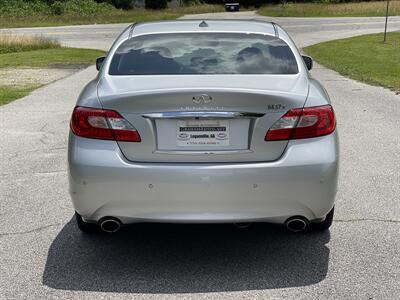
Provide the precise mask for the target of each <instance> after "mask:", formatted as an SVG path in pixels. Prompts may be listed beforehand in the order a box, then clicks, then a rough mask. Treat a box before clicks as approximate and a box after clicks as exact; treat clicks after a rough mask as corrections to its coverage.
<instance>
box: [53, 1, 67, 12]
mask: <svg viewBox="0 0 400 300" xmlns="http://www.w3.org/2000/svg"><path fill="white" fill-rule="evenodd" d="M50 7H51V11H52V13H53V14H55V15H62V14H63V13H64V6H63V4H62V3H61V2H60V1H56V2H54V3H53V4H51V6H50Z"/></svg>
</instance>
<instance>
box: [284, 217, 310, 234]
mask: <svg viewBox="0 0 400 300" xmlns="http://www.w3.org/2000/svg"><path fill="white" fill-rule="evenodd" d="M285 226H286V229H287V230H289V231H291V232H302V231H304V230H306V228H307V226H308V220H307V219H306V218H302V217H292V218H289V219H288V220H287V221H286V222H285Z"/></svg>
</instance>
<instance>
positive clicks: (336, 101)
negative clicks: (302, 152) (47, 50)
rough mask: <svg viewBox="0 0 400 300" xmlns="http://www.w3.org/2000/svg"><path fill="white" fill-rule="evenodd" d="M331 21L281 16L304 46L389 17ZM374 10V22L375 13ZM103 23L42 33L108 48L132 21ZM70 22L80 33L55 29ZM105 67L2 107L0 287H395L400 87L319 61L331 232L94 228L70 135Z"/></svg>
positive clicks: (334, 294)
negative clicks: (331, 129)
mask: <svg viewBox="0 0 400 300" xmlns="http://www.w3.org/2000/svg"><path fill="white" fill-rule="evenodd" d="M238 16H239V17H240V16H242V15H238ZM214 17H215V16H214ZM217 17H225V15H224V14H223V15H218V16H217ZM242 17H246V16H242ZM247 17H249V16H247ZM330 20H331V19H301V20H300V19H295V18H293V19H285V20H283V21H282V25H283V26H284V27H285V24H286V25H287V26H294V27H288V28H287V29H288V31H289V32H291V34H292V36H293V37H294V39H295V40H296V42H297V43H298V44H299V45H301V46H304V45H309V44H312V43H314V42H316V41H319V40H321V39H330V38H332V39H333V38H337V37H341V36H349V35H351V34H353V35H356V34H361V33H365V31H373V30H375V32H376V31H377V30H381V27H378V26H377V24H378V23H379V22H380V21H381V18H360V19H358V18H351V19H347V18H341V19H340V20H341V21H340V23H343V24H345V23H348V24H347V25H339V26H337V25H334V24H336V23H338V21H336V22H333V23H334V24H333V25H332V24H331V25H326V24H328V23H329V22H331V21H330ZM368 20H370V22H371V23H374V24H368V25H365V24H364V23H368ZM393 20H394V21H396V20H397V23H396V22H394V23H393V24H394V25H393V27H391V30H396V29H397V30H398V29H400V28H399V27H396V26H400V23H399V21H400V19H399V18H398V17H397V18H393ZM278 22H279V20H278ZM285 22H286V23H285ZM299 22H300V23H299ZM324 22H325V23H324ZM289 23H290V24H292V25H290V24H289ZM354 23H363V25H357V26H360V27H357V28H355V27H354V26H355V25H354ZM307 24H308V25H310V26H311V27H310V26H308V25H307ZM318 24H319V25H318ZM321 24H325V25H321ZM379 24H380V23H379ZM396 24H397V25H396ZM300 25H302V26H303V27H302V26H300ZM95 26H96V25H93V26H92V27H89V26H77V27H68V28H48V29H43V32H47V34H49V35H52V36H56V37H57V36H58V37H59V38H60V39H61V40H62V41H64V42H65V43H67V44H68V43H70V44H71V45H75V46H79V45H85V46H89V45H92V46H93V47H95V46H96V45H99V47H100V48H103V49H105V48H107V47H108V46H109V42H111V40H112V39H113V38H114V36H115V35H116V34H117V33H118V32H119V31H120V30H121V29H122V28H123V27H124V26H125V25H97V26H99V28H100V27H101V28H102V29H101V30H100V29H99V31H98V32H97V33H94V32H92V35H90V34H88V35H87V36H86V32H87V30H88V29H90V28H91V29H93V28H97V27H95ZM307 26H308V27H307ZM332 26H336V27H335V28H336V29H332V28H333V27H332ZM340 26H341V27H340ZM379 26H380V25H379ZM364 27H366V28H364ZM301 28H303V29H304V30H302V29H301ZM338 28H341V29H338ZM325 29H326V30H325ZM35 30H37V29H25V31H29V32H31V31H35ZM71 30H72V31H73V32H75V33H76V35H68V34H64V35H63V34H60V35H57V33H54V32H58V31H60V32H69V31H71ZM20 31H23V29H20ZM318 31H320V32H319V33H318ZM49 32H50V33H49ZM101 32H107V33H101ZM105 35H109V36H108V40H107V37H106V36H105ZM340 35H341V36H340ZM66 36H69V38H66ZM101 37H104V38H101ZM95 74H96V71H95V69H94V67H90V68H88V69H86V70H83V71H80V72H78V73H76V74H74V75H72V76H70V77H68V78H65V79H62V80H59V81H57V82H55V83H52V84H50V85H48V86H46V87H43V88H41V89H38V90H36V91H35V92H33V93H32V94H31V95H29V96H28V97H25V98H23V99H20V100H17V101H14V102H13V103H10V104H8V105H5V106H2V107H0V154H1V155H0V157H1V159H0V299H43V298H51V299H57V298H71V299H73V298H77V299H86V298H87V299H93V298H102V299H103V298H104V299H108V298H114V297H115V298H127V299H132V298H133V297H134V298H135V299H208V298H216V299H243V298H249V299H267V298H290V299H294V298H296V299H299V298H300V299H354V298H356V299H394V298H396V297H398V295H399V293H400V285H399V282H400V268H399V266H400V254H399V249H400V133H399V132H400V131H399V129H400V96H399V95H395V94H394V93H393V92H391V91H389V90H386V89H384V88H380V87H372V86H369V85H366V84H362V83H359V82H356V81H353V80H350V79H347V78H344V77H342V76H340V75H338V74H337V73H335V72H333V71H330V70H327V69H325V68H322V67H320V66H318V65H317V66H316V67H315V69H314V70H313V75H314V76H315V77H316V78H318V79H319V80H321V81H322V83H323V84H324V86H325V87H326V88H327V90H328V92H329V94H330V95H331V98H332V101H333V105H334V107H335V109H336V114H337V119H338V128H339V130H340V143H341V169H340V184H339V193H338V196H337V205H336V218H335V221H334V224H333V227H332V229H331V230H330V232H326V233H318V234H298V235H294V234H288V233H286V232H285V231H283V230H282V229H281V228H279V227H274V226H254V227H252V228H249V229H246V230H243V229H237V228H235V227H233V226H230V225H218V226H212V225H207V226H199V225H196V226H194V225H191V226H184V225H179V226H178V225H140V226H135V227H133V228H131V229H129V230H126V231H124V232H121V233H120V234H116V235H105V236H90V237H87V236H85V235H82V234H81V233H80V232H79V231H78V229H77V228H76V225H75V224H74V222H73V220H71V218H72V215H73V208H72V205H71V203H70V199H69V195H68V185H67V172H66V143H67V133H68V122H69V117H70V113H71V111H72V108H73V106H74V102H75V100H76V98H77V96H78V93H79V91H80V90H81V88H82V87H83V86H84V85H85V83H86V82H88V81H89V80H90V79H91V78H93V77H94V76H95Z"/></svg>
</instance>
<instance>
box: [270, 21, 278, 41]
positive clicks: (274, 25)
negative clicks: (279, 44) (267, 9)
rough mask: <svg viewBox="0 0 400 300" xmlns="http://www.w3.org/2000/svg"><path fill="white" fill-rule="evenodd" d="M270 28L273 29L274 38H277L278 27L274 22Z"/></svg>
mask: <svg viewBox="0 0 400 300" xmlns="http://www.w3.org/2000/svg"><path fill="white" fill-rule="evenodd" d="M271 24H272V26H273V27H274V32H275V37H277V38H279V33H278V27H277V25H276V24H275V23H274V22H271Z"/></svg>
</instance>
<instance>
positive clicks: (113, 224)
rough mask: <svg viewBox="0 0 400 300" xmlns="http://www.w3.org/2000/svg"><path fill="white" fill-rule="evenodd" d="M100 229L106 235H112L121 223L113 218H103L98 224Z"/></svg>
mask: <svg viewBox="0 0 400 300" xmlns="http://www.w3.org/2000/svg"><path fill="white" fill-rule="evenodd" d="M100 228H101V230H102V231H104V232H107V233H114V232H117V231H118V230H120V228H121V222H120V221H119V220H118V219H115V218H103V219H102V221H101V222H100Z"/></svg>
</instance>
